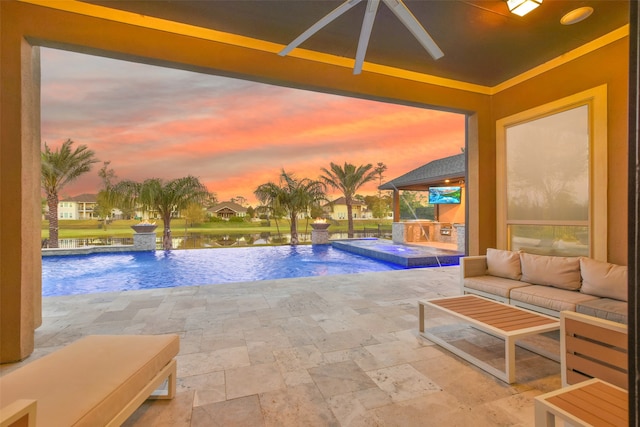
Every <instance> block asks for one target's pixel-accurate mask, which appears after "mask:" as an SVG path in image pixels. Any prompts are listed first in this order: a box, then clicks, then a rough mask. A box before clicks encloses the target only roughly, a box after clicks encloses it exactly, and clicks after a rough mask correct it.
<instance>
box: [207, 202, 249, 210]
mask: <svg viewBox="0 0 640 427" xmlns="http://www.w3.org/2000/svg"><path fill="white" fill-rule="evenodd" d="M223 209H230V210H232V211H234V212H246V211H247V208H245V207H243V206H241V205H239V204H237V203H234V202H221V203H218V204H217V205H215V206H212V207H210V208H209V209H207V210H208V211H209V212H218V211H221V210H223Z"/></svg>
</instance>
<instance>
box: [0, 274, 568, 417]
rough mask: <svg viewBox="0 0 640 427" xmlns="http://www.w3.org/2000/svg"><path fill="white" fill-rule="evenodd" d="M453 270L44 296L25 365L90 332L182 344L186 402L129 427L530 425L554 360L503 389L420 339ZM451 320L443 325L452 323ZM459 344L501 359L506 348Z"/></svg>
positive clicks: (522, 362)
mask: <svg viewBox="0 0 640 427" xmlns="http://www.w3.org/2000/svg"><path fill="white" fill-rule="evenodd" d="M459 276H460V273H459V267H458V266H450V267H442V268H438V267H436V268H413V269H407V270H395V271H385V272H378V273H360V274H350V275H336V276H322V277H305V278H296V279H282V280H267V281H261V282H244V283H233V284H223V285H207V286H190V287H177V288H166V289H153V290H139V291H125V292H112V293H101V294H90V295H72V296H64V297H45V298H43V324H42V326H40V327H39V328H38V329H37V330H36V337H35V346H36V348H35V351H34V353H33V354H32V355H31V356H30V357H29V358H27V359H26V360H25V361H23V362H21V363H16V364H10V365H0V375H2V374H4V373H6V372H9V371H11V370H13V369H16V368H18V367H19V366H20V365H22V364H25V363H30V362H31V361H33V360H34V359H37V358H38V357H42V356H43V355H45V354H47V353H50V352H52V351H55V350H57V349H59V348H61V347H62V346H65V345H67V344H69V343H71V342H73V341H75V340H77V339H79V338H80V337H82V336H85V335H89V334H163V333H176V334H178V335H179V336H180V353H179V355H178V357H177V360H178V390H177V394H176V397H175V399H173V400H170V401H161V400H155V401H147V402H145V403H144V404H143V405H142V407H140V408H139V409H138V410H137V411H136V412H135V413H134V414H133V415H132V416H131V417H130V418H129V419H128V420H127V421H126V422H125V424H124V425H125V426H129V427H131V426H135V427H138V426H140V427H146V426H154V427H168V426H171V427H212V426H213V427H215V426H234V427H235V426H251V427H262V426H264V427H272V426H273V427H276V426H277V427H298V426H311V427H315V426H318V427H326V426H333V427H339V426H340V427H347V426H349V427H365V426H385V427H392V426H398V427H400V426H402V427H413V426H416V427H417V426H420V427H422V426H469V425H472V426H474V427H485V426H486V427H494V426H510V427H525V426H533V424H534V400H533V399H534V397H535V396H538V395H540V394H542V393H546V392H548V391H552V390H556V389H558V388H560V366H559V364H558V363H557V362H553V361H551V360H549V359H545V358H543V357H541V356H538V355H535V354H533V353H530V352H527V351H526V350H524V349H520V348H519V349H518V351H517V354H516V356H517V359H518V369H517V372H516V374H517V378H516V379H517V381H518V382H517V383H515V384H506V383H504V382H502V381H499V380H497V379H496V378H495V377H493V376H492V375H489V374H487V373H485V372H484V371H482V370H480V369H478V368H476V367H475V366H473V365H471V364H469V363H467V362H465V361H464V360H462V359H460V358H458V357H456V356H454V355H453V354H451V353H449V352H448V351H446V350H444V349H442V348H441V347H439V346H437V345H435V344H433V343H432V342H430V341H428V340H426V339H424V338H422V337H421V336H420V335H419V332H418V301H419V300H423V299H431V298H440V297H445V296H453V295H459V294H460V285H459ZM445 320H446V319H443V321H445ZM452 339H455V340H459V341H460V342H464V343H466V344H464V345H466V346H467V347H468V346H476V347H478V346H479V351H480V352H481V353H482V354H483V359H484V358H485V357H486V358H487V359H489V360H491V359H492V358H493V357H495V358H496V360H497V361H500V357H501V354H503V352H504V344H503V343H502V342H497V343H496V342H494V341H495V340H496V339H495V338H493V337H486V336H478V335H477V334H476V332H475V331H473V330H465V331H462V332H454V333H453V334H452Z"/></svg>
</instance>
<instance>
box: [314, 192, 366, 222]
mask: <svg viewBox="0 0 640 427" xmlns="http://www.w3.org/2000/svg"><path fill="white" fill-rule="evenodd" d="M351 209H352V212H351V213H352V215H353V218H354V219H368V218H373V214H372V213H371V211H370V210H369V209H367V205H366V204H364V203H363V202H361V201H359V200H354V201H353V202H352V203H351ZM322 211H323V212H324V214H325V215H326V216H328V217H329V218H331V219H335V220H339V219H347V202H346V199H345V198H344V197H339V198H337V199H336V200H334V201H333V202H329V203H327V204H326V205H323V206H322Z"/></svg>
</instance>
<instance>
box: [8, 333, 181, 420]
mask: <svg viewBox="0 0 640 427" xmlns="http://www.w3.org/2000/svg"><path fill="white" fill-rule="evenodd" d="M178 351H179V338H178V336H177V335H174V334H169V335H90V336H86V337H84V338H81V339H79V340H78V341H75V342H73V343H72V344H69V345H67V346H65V347H63V348H62V349H60V350H57V351H54V352H53V353H51V354H48V355H46V356H43V357H42V358H40V359H37V360H34V361H33V362H30V363H27V364H26V365H24V366H21V367H19V368H18V369H16V370H14V371H12V372H9V373H8V374H6V375H4V376H2V377H1V378H0V426H2V427H5V426H39V427H40V426H52V427H61V426H65V427H66V426H91V427H95V426H119V425H121V424H122V423H123V422H124V421H125V420H126V419H127V418H128V417H129V416H130V415H131V414H132V413H133V412H135V410H136V409H137V408H138V407H139V406H140V405H141V404H142V403H143V402H144V401H145V400H146V399H147V398H149V397H156V398H163V399H172V398H173V397H174V395H175V390H176V382H175V380H176V360H175V359H174V357H175V356H176V355H177V354H178ZM165 383H166V386H164V384H165ZM159 388H163V389H165V388H166V391H164V392H162V393H161V394H160V395H156V393H157V392H158V390H157V389H159Z"/></svg>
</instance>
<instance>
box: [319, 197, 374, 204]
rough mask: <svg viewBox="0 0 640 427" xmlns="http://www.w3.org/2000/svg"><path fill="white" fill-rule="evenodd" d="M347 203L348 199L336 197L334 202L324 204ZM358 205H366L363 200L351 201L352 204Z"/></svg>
mask: <svg viewBox="0 0 640 427" xmlns="http://www.w3.org/2000/svg"><path fill="white" fill-rule="evenodd" d="M346 204H347V200H346V199H345V198H344V196H343V197H338V198H337V199H335V200H334V201H333V202H329V203H327V204H325V205H324V206H329V205H331V206H335V205H346ZM356 205H364V203H363V202H361V201H360V200H353V201H352V202H351V206H356Z"/></svg>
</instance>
